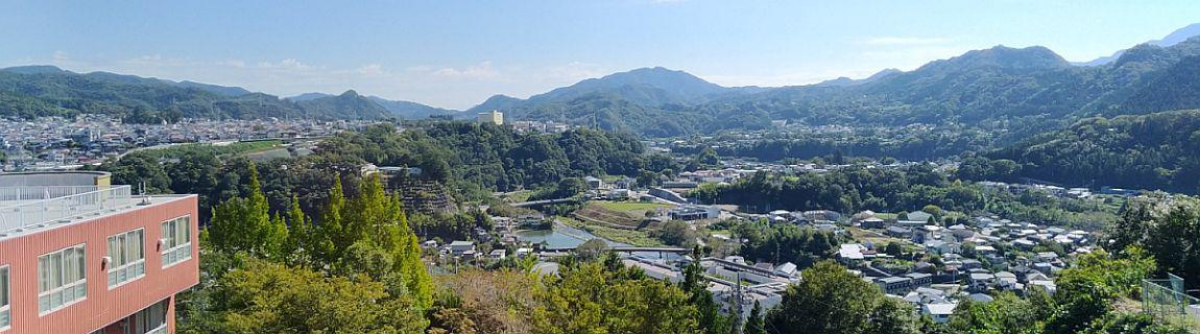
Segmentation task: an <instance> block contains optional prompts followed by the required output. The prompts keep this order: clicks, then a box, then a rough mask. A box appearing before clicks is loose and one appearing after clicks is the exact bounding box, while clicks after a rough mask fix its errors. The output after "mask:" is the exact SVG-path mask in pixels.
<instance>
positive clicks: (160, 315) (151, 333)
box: [127, 301, 167, 334]
mask: <svg viewBox="0 0 1200 334" xmlns="http://www.w3.org/2000/svg"><path fill="white" fill-rule="evenodd" d="M129 320H130V321H132V322H133V324H132V326H129V327H127V328H131V329H133V332H134V333H139V334H140V333H145V334H167V302H166V301H161V302H158V303H154V305H150V307H147V308H146V309H144V310H141V311H138V313H137V316H136V317H133V318H131V319H129Z"/></svg>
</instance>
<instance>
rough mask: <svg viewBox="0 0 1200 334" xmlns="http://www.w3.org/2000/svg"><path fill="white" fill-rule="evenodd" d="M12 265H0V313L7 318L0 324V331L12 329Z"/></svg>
mask: <svg viewBox="0 0 1200 334" xmlns="http://www.w3.org/2000/svg"><path fill="white" fill-rule="evenodd" d="M11 268H12V267H11V266H9V265H3V266H0V282H4V284H0V295H3V298H0V303H3V304H0V314H3V315H4V316H3V318H5V319H7V321H6V323H4V324H2V325H0V332H3V331H6V330H9V329H12V269H11Z"/></svg>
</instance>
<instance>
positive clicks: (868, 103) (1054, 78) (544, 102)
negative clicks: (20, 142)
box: [0, 25, 1200, 140]
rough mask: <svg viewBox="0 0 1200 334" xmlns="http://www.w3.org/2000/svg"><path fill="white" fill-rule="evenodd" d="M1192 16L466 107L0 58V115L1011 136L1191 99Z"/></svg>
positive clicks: (647, 72)
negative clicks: (819, 67)
mask: <svg viewBox="0 0 1200 334" xmlns="http://www.w3.org/2000/svg"><path fill="white" fill-rule="evenodd" d="M1198 30H1200V25H1193V26H1189V27H1186V28H1184V29H1180V30H1178V31H1176V32H1174V33H1172V34H1170V35H1168V36H1167V37H1166V38H1164V39H1163V40H1161V41H1160V42H1161V43H1158V44H1163V45H1167V46H1159V45H1156V44H1141V45H1137V46H1134V47H1132V48H1129V49H1127V50H1125V51H1124V52H1122V53H1121V54H1120V56H1119V57H1117V58H1115V59H1114V60H1112V61H1111V62H1108V63H1106V64H1104V65H1099V66H1074V65H1073V64H1071V63H1070V62H1068V61H1066V60H1064V59H1063V58H1062V57H1061V56H1059V55H1058V54H1056V53H1054V52H1053V51H1051V50H1049V49H1047V48H1045V47H1041V46H1031V47H1023V48H1013V47H1006V46H996V47H993V48H988V49H983V50H974V51H969V52H966V53H964V54H962V55H960V56H957V57H952V58H949V59H943V60H936V61H932V62H929V63H927V64H925V65H924V66H921V67H919V68H917V69H915V70H911V71H907V72H903V71H898V70H894V69H889V70H884V71H880V72H879V73H876V74H874V75H872V76H870V77H868V78H864V79H859V80H854V79H848V78H839V79H835V80H830V81H826V82H822V83H819V84H814V85H804V86H787V87H777V88H761V87H723V86H721V85H717V84H714V83H711V82H708V81H705V80H703V79H701V78H699V77H697V76H695V75H692V74H689V73H687V72H683V71H678V70H671V69H666V68H663V67H652V68H640V69H634V70H631V71H627V72H620V73H613V74H610V75H606V76H603V77H599V78H592V79H586V80H582V81H579V82H577V83H575V84H573V85H570V86H567V87H561V88H556V89H553V90H550V91H547V92H545V93H541V94H536V95H533V96H530V97H529V98H527V99H519V98H514V97H509V96H504V95H495V96H492V97H490V98H488V99H487V100H486V101H484V102H482V103H480V104H479V105H476V106H474V107H472V108H470V109H468V110H466V111H464V112H457V111H454V110H448V109H442V108H436V107H431V106H427V105H423V104H419V103H415V102H408V101H391V100H387V99H382V98H379V97H372V96H362V95H359V94H357V93H356V92H353V91H348V92H346V93H343V94H339V95H336V96H335V95H329V94H324V93H309V94H301V95H298V96H293V97H289V98H286V99H281V98H279V97H276V96H272V95H268V94H263V93H250V92H248V91H246V90H245V89H241V88H238V87H225V86H217V85H207V84H201V83H195V82H190V81H183V82H173V81H167V80H160V79H154V78H143V77H138V76H130V75H120V74H113V73H106V72H94V73H88V74H78V73H73V72H69V71H63V70H61V69H58V68H56V67H52V66H26V67H16V68H9V69H4V70H0V116H18V117H34V116H39V115H70V114H77V113H107V114H116V115H122V116H128V115H132V114H141V115H144V114H160V116H164V117H167V116H169V117H205V118H261V117H309V118H322V119H391V118H410V119H412V118H426V117H429V116H435V115H450V116H453V117H456V118H469V117H472V116H473V115H475V114H476V113H479V112H484V111H490V110H499V111H501V112H504V113H505V118H506V119H507V120H542V121H555V122H565V123H569V124H574V125H582V126H588V127H597V128H601V129H606V130H614V131H628V132H634V133H637V134H641V135H643V136H648V137H664V136H680V135H691V134H699V133H705V134H708V133H716V132H720V131H725V130H755V129H765V128H769V127H771V126H773V124H775V123H773V121H780V120H783V121H787V124H800V125H850V126H886V127H896V126H908V125H913V124H925V125H935V126H954V127H978V128H980V129H987V130H986V131H989V132H995V133H999V134H1002V135H1003V136H1005V138H1002V139H1001V140H1010V139H1016V138H1021V137H1022V136H1027V135H1031V134H1035V133H1039V132H1042V131H1048V130H1055V129H1061V128H1063V127H1065V126H1067V125H1069V124H1071V123H1072V122H1073V121H1075V120H1077V119H1080V118H1084V117H1092V116H1105V117H1113V116H1118V115H1125V114H1146V113H1154V112H1160V111H1166V110H1171V109H1190V108H1200V98H1198V97H1196V96H1194V95H1196V94H1193V93H1192V92H1193V91H1194V89H1193V88H1194V87H1197V83H1198V82H1200V76H1197V75H1196V74H1195V73H1196V70H1197V68H1200V65H1198V64H1197V62H1198V60H1197V59H1196V58H1195V57H1200V37H1191V38H1189V37H1188V36H1193V35H1195V34H1196V33H1197V31H1198Z"/></svg>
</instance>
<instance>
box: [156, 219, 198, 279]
mask: <svg viewBox="0 0 1200 334" xmlns="http://www.w3.org/2000/svg"><path fill="white" fill-rule="evenodd" d="M191 221H192V217H191V216H183V217H179V218H175V219H171V220H168V221H165V222H163V223H162V237H163V239H162V244H163V251H162V255H163V268H166V267H170V266H172V265H174V264H176V263H179V262H183V261H184V260H187V259H191V258H192V236H191V233H192V229H191Z"/></svg>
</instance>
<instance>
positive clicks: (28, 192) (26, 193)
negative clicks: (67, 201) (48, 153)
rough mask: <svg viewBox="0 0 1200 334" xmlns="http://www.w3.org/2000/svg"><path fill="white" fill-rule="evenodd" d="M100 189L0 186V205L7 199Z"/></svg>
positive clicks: (31, 198) (32, 199) (54, 196)
mask: <svg viewBox="0 0 1200 334" xmlns="http://www.w3.org/2000/svg"><path fill="white" fill-rule="evenodd" d="M96 190H100V187H97V186H56V187H0V207H2V206H5V205H6V204H7V203H3V202H8V201H35V200H46V199H51V198H57V197H63V196H70V195H75V194H82V193H87V192H93V191H96Z"/></svg>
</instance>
